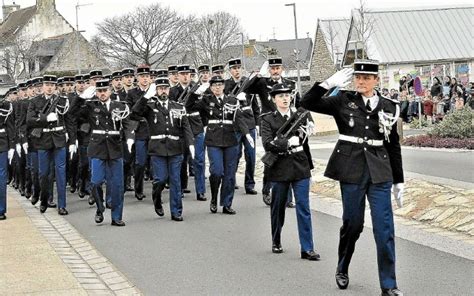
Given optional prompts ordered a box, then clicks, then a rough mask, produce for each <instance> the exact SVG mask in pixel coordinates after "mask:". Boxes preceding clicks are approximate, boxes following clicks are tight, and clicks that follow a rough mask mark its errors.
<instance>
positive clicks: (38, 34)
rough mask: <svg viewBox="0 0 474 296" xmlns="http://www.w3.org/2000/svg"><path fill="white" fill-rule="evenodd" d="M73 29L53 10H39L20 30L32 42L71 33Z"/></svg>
mask: <svg viewBox="0 0 474 296" xmlns="http://www.w3.org/2000/svg"><path fill="white" fill-rule="evenodd" d="M73 31H74V28H73V27H72V26H71V25H70V24H69V23H68V22H67V21H66V19H65V18H64V17H63V16H62V15H61V14H60V13H59V12H58V11H57V10H56V9H55V7H54V9H40V10H38V11H37V12H36V14H35V15H34V16H33V18H32V19H31V20H30V21H29V22H28V24H27V25H26V26H25V27H24V29H23V30H22V33H23V34H26V35H27V36H30V37H32V38H33V39H34V40H41V39H46V38H49V37H54V36H58V35H63V34H67V33H71V32H73Z"/></svg>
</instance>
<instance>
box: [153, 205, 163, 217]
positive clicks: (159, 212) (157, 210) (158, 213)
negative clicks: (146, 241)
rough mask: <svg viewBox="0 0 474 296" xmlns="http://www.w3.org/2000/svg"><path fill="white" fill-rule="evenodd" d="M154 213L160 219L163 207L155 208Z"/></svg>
mask: <svg viewBox="0 0 474 296" xmlns="http://www.w3.org/2000/svg"><path fill="white" fill-rule="evenodd" d="M155 213H156V214H157V215H158V216H160V217H163V216H164V215H165V211H164V210H163V207H155Z"/></svg>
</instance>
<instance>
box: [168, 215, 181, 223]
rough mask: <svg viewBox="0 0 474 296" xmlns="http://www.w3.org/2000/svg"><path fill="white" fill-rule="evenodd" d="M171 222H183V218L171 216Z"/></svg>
mask: <svg viewBox="0 0 474 296" xmlns="http://www.w3.org/2000/svg"><path fill="white" fill-rule="evenodd" d="M171 220H173V221H178V222H181V221H183V216H171Z"/></svg>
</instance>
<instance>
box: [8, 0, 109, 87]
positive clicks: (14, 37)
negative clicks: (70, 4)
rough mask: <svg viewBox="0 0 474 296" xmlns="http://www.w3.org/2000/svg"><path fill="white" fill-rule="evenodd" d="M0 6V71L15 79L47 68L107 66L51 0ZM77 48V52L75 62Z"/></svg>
mask: <svg viewBox="0 0 474 296" xmlns="http://www.w3.org/2000/svg"><path fill="white" fill-rule="evenodd" d="M2 10H3V21H2V23H0V74H8V75H10V76H11V77H13V78H14V79H15V80H16V79H18V78H26V77H31V76H35V75H39V74H43V73H45V72H48V71H55V72H57V71H66V72H67V71H75V70H77V69H78V68H80V69H81V70H84V71H88V70H90V69H92V68H101V69H106V68H108V66H107V63H106V61H105V60H104V59H103V58H101V57H100V56H99V55H98V54H96V53H95V51H94V50H93V48H92V47H91V46H90V44H89V42H88V41H87V40H86V39H85V38H84V37H83V36H82V35H81V34H77V33H76V31H75V30H74V28H73V26H72V25H71V24H70V23H69V22H68V21H67V20H66V19H65V18H64V17H63V16H62V15H61V13H60V12H59V11H58V10H57V9H56V3H55V0H36V5H34V6H31V7H26V8H22V9H20V6H19V5H16V4H13V5H3V7H2ZM76 37H77V38H76ZM76 41H77V42H76ZM77 49H78V50H77ZM77 52H80V53H81V55H80V58H79V59H78V64H76V53H77ZM77 56H78V55H77Z"/></svg>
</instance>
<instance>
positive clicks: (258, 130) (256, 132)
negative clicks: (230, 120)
mask: <svg viewBox="0 0 474 296" xmlns="http://www.w3.org/2000/svg"><path fill="white" fill-rule="evenodd" d="M258 136H260V127H259V126H258V125H257V126H255V137H258Z"/></svg>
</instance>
